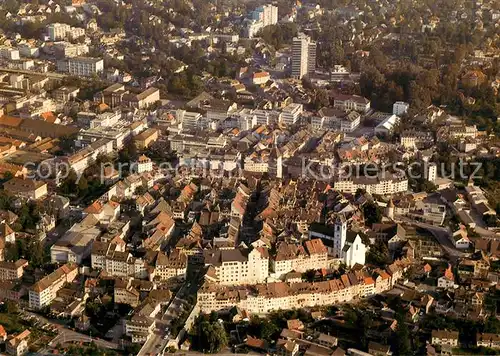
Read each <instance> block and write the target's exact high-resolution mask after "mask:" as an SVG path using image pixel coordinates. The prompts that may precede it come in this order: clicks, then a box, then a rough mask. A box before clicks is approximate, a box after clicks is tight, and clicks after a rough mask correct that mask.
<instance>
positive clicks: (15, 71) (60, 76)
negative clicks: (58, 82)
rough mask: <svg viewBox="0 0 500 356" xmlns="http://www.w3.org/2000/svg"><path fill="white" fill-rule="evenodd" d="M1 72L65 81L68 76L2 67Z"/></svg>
mask: <svg viewBox="0 0 500 356" xmlns="http://www.w3.org/2000/svg"><path fill="white" fill-rule="evenodd" d="M0 72H5V73H12V74H24V75H39V76H42V77H47V78H52V79H64V78H66V77H67V76H68V75H66V74H61V73H54V72H46V73H43V72H35V71H32V70H23V69H14V68H6V67H0Z"/></svg>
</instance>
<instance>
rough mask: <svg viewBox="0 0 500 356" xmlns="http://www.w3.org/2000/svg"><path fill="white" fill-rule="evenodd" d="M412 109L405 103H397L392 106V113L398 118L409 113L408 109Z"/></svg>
mask: <svg viewBox="0 0 500 356" xmlns="http://www.w3.org/2000/svg"><path fill="white" fill-rule="evenodd" d="M409 108H410V104H408V103H405V102H404V101H396V102H395V103H394V105H392V113H393V114H394V115H397V116H401V115H404V114H407V113H408V109H409Z"/></svg>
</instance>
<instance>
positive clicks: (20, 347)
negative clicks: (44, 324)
mask: <svg viewBox="0 0 500 356" xmlns="http://www.w3.org/2000/svg"><path fill="white" fill-rule="evenodd" d="M30 335H31V333H30V331H29V330H24V331H23V332H22V333H20V334H18V335H16V336H14V337H11V338H10V339H9V340H8V341H7V343H6V349H5V351H7V354H9V355H14V356H20V355H24V354H25V353H27V352H28V339H29V337H30Z"/></svg>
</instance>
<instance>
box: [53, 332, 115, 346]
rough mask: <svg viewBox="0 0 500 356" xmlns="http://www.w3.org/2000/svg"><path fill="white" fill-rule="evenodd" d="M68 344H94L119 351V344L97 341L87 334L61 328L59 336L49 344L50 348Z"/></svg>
mask: <svg viewBox="0 0 500 356" xmlns="http://www.w3.org/2000/svg"><path fill="white" fill-rule="evenodd" d="M67 342H77V343H78V342H85V343H87V342H88V343H90V342H93V343H95V344H96V345H97V346H99V347H102V348H106V349H118V344H115V343H113V342H109V341H106V340H102V339H96V338H93V337H90V336H88V335H85V334H80V333H78V332H76V331H73V330H69V329H66V328H60V329H59V334H58V335H57V336H56V337H55V338H54V339H53V340H52V341H51V342H50V343H49V346H52V347H54V346H56V345H57V344H61V345H64V344H65V343H67Z"/></svg>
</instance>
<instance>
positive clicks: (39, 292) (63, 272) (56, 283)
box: [29, 263, 78, 309]
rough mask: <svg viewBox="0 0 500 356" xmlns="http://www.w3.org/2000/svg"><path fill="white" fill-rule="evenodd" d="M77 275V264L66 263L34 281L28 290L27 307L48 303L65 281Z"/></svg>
mask: <svg viewBox="0 0 500 356" xmlns="http://www.w3.org/2000/svg"><path fill="white" fill-rule="evenodd" d="M77 275H78V266H77V265H76V264H71V263H67V264H65V265H63V266H61V267H59V268H58V269H56V270H55V271H54V272H52V273H51V274H49V275H48V276H45V277H44V278H42V279H41V280H39V281H38V282H36V283H35V284H34V285H33V286H32V287H31V289H30V291H29V307H30V308H32V309H41V308H43V307H45V306H47V305H49V304H50V303H51V302H52V301H53V300H54V299H55V298H56V296H57V291H58V290H59V289H61V288H62V287H63V286H64V284H65V283H71V282H72V281H73V280H74V279H75V278H76V276H77Z"/></svg>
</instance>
